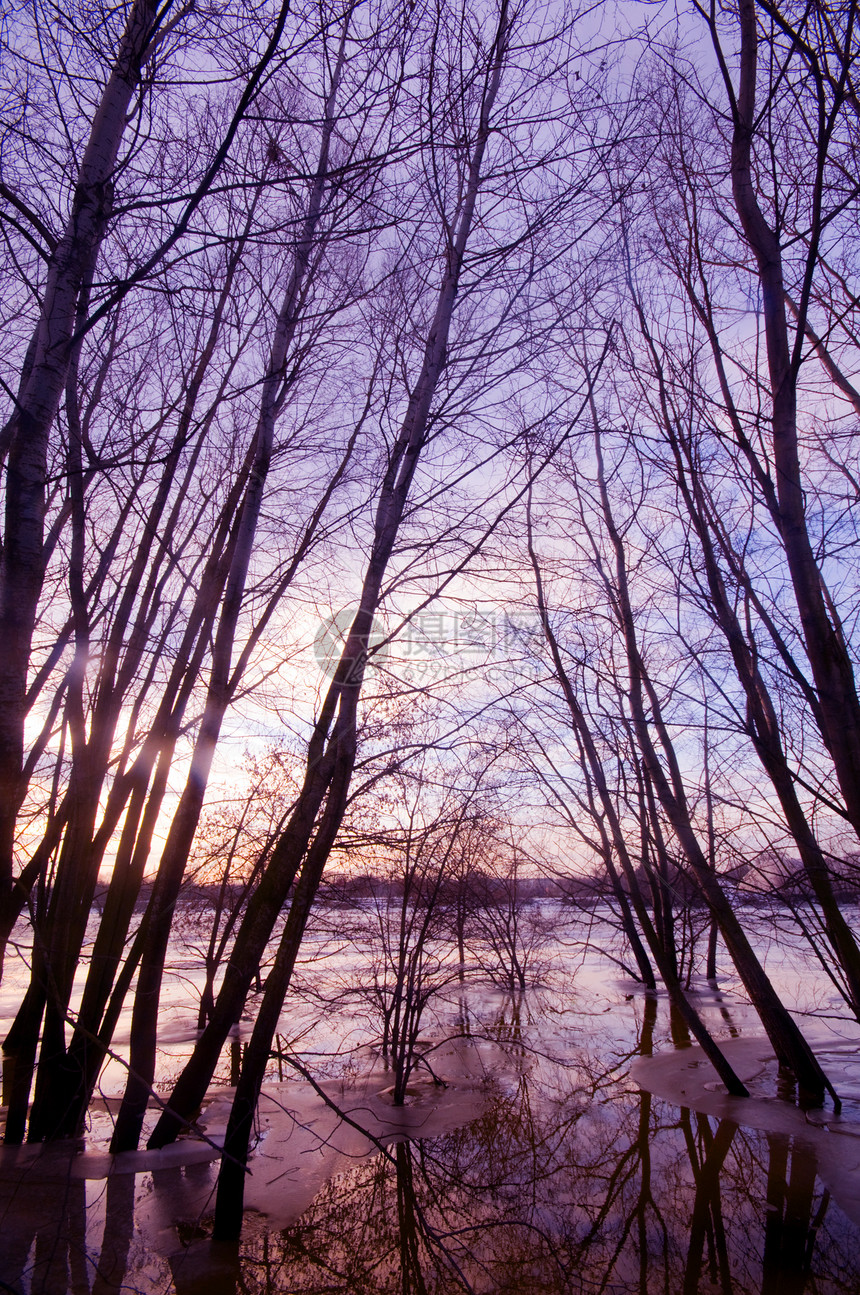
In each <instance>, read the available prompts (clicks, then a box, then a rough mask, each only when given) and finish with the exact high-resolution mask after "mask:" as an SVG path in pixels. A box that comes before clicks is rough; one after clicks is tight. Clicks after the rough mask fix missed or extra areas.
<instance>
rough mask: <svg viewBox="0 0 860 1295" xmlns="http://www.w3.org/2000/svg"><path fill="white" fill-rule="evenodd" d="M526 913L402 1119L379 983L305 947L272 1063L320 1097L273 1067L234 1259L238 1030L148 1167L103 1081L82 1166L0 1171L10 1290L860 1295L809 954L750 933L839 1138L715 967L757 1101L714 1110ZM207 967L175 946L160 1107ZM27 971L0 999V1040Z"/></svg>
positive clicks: (754, 921) (663, 1006)
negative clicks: (807, 1046)
mask: <svg viewBox="0 0 860 1295" xmlns="http://www.w3.org/2000/svg"><path fill="white" fill-rule="evenodd" d="M539 916H540V917H541V921H542V922H543V930H544V932H545V938H544V939H543V941H542V943H541V946H540V950H539V955H540V956H539V957H538V958H537V961H536V962H535V963H534V968H533V970H534V976H535V982H536V983H534V984H533V985H532V986H531V987H530V988H529V989H527V990H526V991H525V992H524V993H521V994H517V995H510V994H507V993H504V992H503V991H501V990H499V989H498V988H494V987H493V985H492V984H491V983H489V982H488V980H487V978H486V975H484V974H481V973H479V972H478V970H477V968H476V967H471V968H468V969H467V974H466V979H465V981H464V983H462V984H461V983H460V982H459V980H458V979H457V978H456V977H453V978H451V977H449V976H446V975H444V974H441V973H438V972H437V974H438V978H439V984H438V992H437V993H436V995H435V996H434V998H433V999H432V1000H431V1003H430V1007H429V1008H428V1014H427V1019H426V1028H425V1031H424V1035H423V1038H424V1046H425V1050H426V1051H427V1055H428V1057H429V1058H432V1069H433V1072H434V1073H435V1074H436V1076H437V1077H438V1078H440V1079H442V1080H444V1081H445V1082H446V1087H444V1088H443V1087H442V1086H441V1085H436V1084H434V1083H433V1082H432V1079H431V1077H430V1075H429V1073H424V1072H423V1071H422V1072H420V1073H418V1074H417V1075H416V1079H415V1083H414V1084H413V1085H412V1092H411V1093H410V1097H409V1101H408V1104H407V1106H406V1107H405V1108H404V1109H403V1110H402V1111H398V1110H396V1109H394V1108H393V1107H392V1106H391V1104H390V1097H388V1096H387V1095H386V1093H385V1089H386V1088H387V1087H389V1086H390V1084H391V1076H390V1074H388V1073H387V1072H386V1070H385V1068H384V1066H383V1064H382V1062H381V1060H380V1058H379V1057H378V1055H377V1054H376V1053H375V1052H374V1051H373V1048H372V1046H371V1044H372V1041H373V1034H374V1028H375V1027H374V1019H373V1012H372V1009H371V1007H370V1006H369V1005H368V1003H367V1001H366V1000H364V999H362V998H361V996H360V995H357V994H356V993H355V992H354V991H355V988H356V986H357V985H360V984H361V982H362V978H363V977H365V978H366V977H367V975H368V974H369V973H368V965H369V964H367V965H365V962H363V956H362V951H361V950H360V949H359V950H356V948H355V946H352V945H350V944H349V942H345V941H344V940H337V939H334V940H333V939H332V937H331V933H330V931H327V930H325V929H321V930H320V931H319V932H318V934H317V936H316V939H315V941H312V943H311V944H310V945H309V947H308V953H307V958H306V961H305V964H304V967H303V971H302V977H301V983H300V984H299V985H298V986H297V993H296V994H295V995H294V996H293V997H292V998H291V999H290V1001H289V1002H288V1004H287V1006H286V1008H285V1011H284V1015H283V1018H282V1023H281V1024H282V1034H281V1035H280V1036H279V1044H280V1047H281V1051H282V1052H283V1053H284V1054H285V1055H286V1054H288V1053H289V1054H290V1055H296V1056H298V1057H300V1059H301V1061H302V1064H303V1065H304V1066H305V1067H306V1068H307V1069H308V1071H309V1072H310V1073H311V1074H312V1075H313V1076H314V1078H315V1080H316V1082H317V1083H318V1085H319V1086H320V1089H321V1093H322V1095H321V1093H320V1091H316V1090H315V1089H314V1088H313V1087H312V1086H311V1085H310V1084H309V1083H308V1082H307V1081H306V1080H305V1079H303V1078H302V1077H301V1076H299V1075H297V1074H295V1073H294V1072H292V1071H291V1069H290V1066H289V1063H287V1062H285V1061H284V1060H283V1059H281V1061H278V1060H277V1059H275V1060H273V1062H272V1070H271V1084H270V1085H268V1086H267V1089H266V1097H265V1099H264V1101H263V1103H262V1104H261V1109H260V1114H259V1127H258V1139H257V1143H256V1148H255V1152H254V1155H253V1157H252V1160H251V1163H250V1168H251V1170H252V1174H251V1176H250V1178H249V1182H248V1190H247V1195H246V1204H247V1206H248V1211H247V1215H246V1226H245V1229H244V1231H243V1237H242V1241H241V1243H240V1245H239V1247H238V1249H236V1248H232V1249H231V1248H229V1247H218V1246H214V1245H213V1243H212V1242H211V1240H210V1235H211V1227H212V1212H213V1208H214V1195H213V1188H214V1181H215V1173H216V1167H217V1159H216V1155H217V1151H216V1149H215V1148H216V1147H217V1143H218V1138H219V1133H220V1131H221V1130H223V1126H224V1122H225V1120H226V1114H227V1111H228V1110H229V1082H230V1079H231V1067H234V1066H235V1063H236V1061H237V1059H238V1057H239V1055H240V1052H241V1046H242V1030H240V1031H239V1032H238V1034H237V1037H236V1038H235V1039H234V1040H233V1041H232V1043H231V1045H230V1046H229V1047H228V1048H227V1049H226V1050H225V1054H224V1057H223V1061H222V1067H221V1070H220V1071H219V1074H218V1075H217V1076H216V1085H215V1088H214V1090H213V1093H212V1095H211V1099H210V1101H209V1103H208V1104H207V1106H206V1107H205V1108H204V1111H203V1113H202V1115H201V1119H200V1123H201V1125H202V1126H204V1127H203V1129H202V1134H203V1136H197V1137H188V1138H185V1139H182V1140H181V1141H180V1142H179V1143H177V1144H176V1146H175V1147H172V1148H167V1149H165V1150H164V1151H162V1152H152V1153H148V1152H140V1153H136V1154H127V1155H125V1156H120V1157H115V1158H112V1157H110V1156H108V1155H107V1154H106V1146H107V1143H108V1141H109V1138H110V1130H111V1124H112V1115H113V1111H115V1108H116V1101H115V1099H116V1096H117V1095H118V1094H119V1093H121V1091H122V1067H121V1064H120V1063H119V1062H114V1063H112V1064H111V1066H109V1067H108V1069H107V1071H106V1072H105V1075H104V1077H103V1081H102V1085H101V1100H100V1101H99V1102H98V1103H97V1104H96V1108H95V1109H94V1111H93V1113H92V1117H91V1125H90V1128H89V1131H88V1134H87V1137H86V1139H84V1140H82V1142H81V1143H79V1144H63V1145H62V1146H52V1147H23V1148H5V1149H3V1150H2V1151H0V1193H2V1194H0V1291H3V1292H8V1291H13V1292H17V1293H18V1295H54V1293H55V1292H56V1293H57V1295H64V1293H65V1292H66V1291H72V1292H75V1295H78V1293H81V1295H83V1293H84V1292H85V1293H86V1295H106V1293H107V1292H117V1291H123V1292H141V1293H144V1295H153V1293H154V1292H158V1293H159V1295H161V1293H163V1295H168V1293H169V1292H176V1295H192V1293H194V1295H197V1293H198V1292H199V1295H204V1293H205V1295H227V1293H229V1295H234V1292H235V1293H237V1295H238V1293H239V1292H249V1293H254V1295H257V1293H258V1292H259V1293H260V1295H262V1293H263V1292H267V1293H268V1292H272V1293H274V1292H278V1293H281V1292H315V1293H319V1295H323V1292H325V1293H326V1295H336V1293H339V1292H344V1293H346V1292H355V1293H356V1295H377V1293H379V1295H383V1292H384V1293H385V1295H388V1293H389V1292H391V1293H393V1292H399V1293H402V1295H413V1293H414V1295H422V1293H424V1292H426V1293H427V1295H430V1293H431V1292H432V1293H434V1295H435V1293H440V1295H441V1293H443V1292H458V1291H477V1292H487V1293H489V1292H510V1295H515V1293H516V1295H532V1292H534V1293H535V1295H537V1293H538V1292H540V1293H542V1295H543V1293H545V1295H554V1293H555V1292H559V1293H560V1292H577V1293H579V1292H582V1293H583V1295H585V1293H586V1292H607V1293H609V1292H613V1293H614V1292H622V1291H624V1292H631V1291H632V1292H640V1293H641V1295H646V1293H648V1295H650V1293H651V1292H665V1293H666V1295H681V1293H683V1295H693V1293H694V1292H703V1293H706V1295H711V1293H713V1295H717V1292H719V1293H720V1295H728V1293H732V1295H747V1293H748V1292H749V1293H750V1295H751V1293H752V1292H756V1293H757V1295H758V1293H761V1295H800V1293H801V1292H815V1293H816V1295H825V1293H830V1292H857V1291H860V1028H858V1027H857V1025H856V1024H853V1023H852V1022H850V1021H849V1020H847V1019H845V1017H844V1013H843V1012H842V1011H841V1008H840V1004H839V1001H838V999H837V998H836V996H835V993H834V991H833V988H832V986H831V985H830V984H829V982H828V981H827V979H826V977H825V976H824V975H823V974H822V972H821V971H820V969H818V968H817V967H816V966H815V965H814V964H813V963H812V962H811V960H810V959H809V958H808V956H807V955H806V954H805V953H804V952H803V950H802V948H801V947H800V945H799V944H798V943H797V942H796V941H794V940H793V939H792V938H791V937H790V935H789V934H788V932H787V931H780V932H775V931H774V929H773V927H772V925H771V923H770V920H769V919H767V918H766V917H765V916H764V915H762V914H761V913H759V912H756V911H751V912H750V913H749V914H748V915H745V923H746V925H747V927H748V929H755V931H756V941H757V944H758V948H759V951H760V953H761V955H762V956H763V957H764V958H765V960H766V965H767V969H768V971H769V972H770V974H771V977H772V979H773V980H774V981H775V983H776V984H777V987H778V988H779V990H780V992H781V993H783V995H784V997H785V999H786V1001H787V1002H788V1003H789V1005H790V1006H791V1007H792V1008H793V1009H794V1010H795V1011H797V1012H798V1013H800V1015H799V1016H798V1019H799V1021H800V1022H801V1024H802V1025H803V1028H804V1030H805V1031H806V1033H807V1036H808V1037H809V1038H810V1041H811V1042H813V1044H814V1045H815V1047H816V1050H817V1052H818V1054H819V1056H820V1057H821V1060H822V1062H823V1064H824V1067H825V1069H826V1070H827V1072H828V1074H829V1076H830V1078H831V1080H832V1081H833V1082H834V1084H835V1086H836V1088H837V1089H838V1091H839V1093H840V1096H841V1097H842V1098H843V1110H842V1112H841V1113H840V1114H839V1115H838V1116H837V1115H836V1114H835V1113H834V1112H833V1110H832V1108H831V1107H830V1106H828V1107H826V1108H823V1109H822V1110H818V1111H803V1110H800V1109H799V1108H798V1107H797V1106H796V1105H794V1104H793V1103H792V1102H791V1101H790V1100H789V1098H790V1094H786V1093H785V1092H784V1091H783V1090H781V1089H780V1086H779V1076H778V1075H777V1072H776V1067H775V1064H774V1063H773V1062H772V1060H771V1059H770V1052H769V1049H768V1047H767V1044H766V1041H765V1042H763V1041H762V1032H761V1028H760V1026H759V1024H758V1022H757V1020H756V1018H755V1017H754V1015H753V1013H752V1012H751V1011H750V1009H749V1007H748V1006H747V1005H745V1003H744V1001H743V998H742V996H741V994H740V992H739V989H738V986H737V985H736V983H735V981H734V979H733V978H732V976H731V975H730V974H729V972H728V969H727V968H721V969H720V976H719V979H718V982H717V983H716V984H714V983H708V982H704V981H697V980H693V982H692V989H693V991H694V993H695V995H696V1001H697V1003H698V1005H699V1007H700V1010H701V1011H702V1014H703V1016H704V1018H705V1020H706V1022H707V1024H708V1025H709V1027H710V1028H711V1029H712V1032H713V1033H714V1034H715V1035H716V1036H717V1037H718V1038H720V1040H721V1041H722V1042H724V1043H725V1046H726V1050H727V1053H728V1054H729V1056H730V1059H731V1060H732V1062H733V1064H734V1065H735V1066H736V1068H737V1069H738V1071H739V1072H740V1073H741V1074H742V1077H744V1078H745V1079H747V1080H748V1081H749V1082H748V1087H749V1088H750V1091H751V1093H752V1096H751V1098H750V1099H749V1100H747V1101H743V1100H737V1099H729V1098H727V1097H726V1096H725V1094H724V1092H723V1090H722V1088H721V1085H720V1084H719V1083H717V1082H716V1078H715V1076H714V1075H713V1072H712V1071H711V1070H710V1067H709V1066H708V1064H707V1063H706V1062H704V1061H703V1059H702V1058H701V1054H700V1053H699V1052H698V1050H697V1049H693V1048H690V1047H689V1044H688V1041H687V1040H686V1038H685V1037H684V1033H683V1029H682V1028H681V1027H679V1025H678V1023H677V1021H673V1019H672V1016H671V1013H670V1012H669V1009H668V1004H667V1002H666V1000H665V998H664V997H663V996H657V997H655V996H649V995H646V994H645V993H644V992H643V991H642V990H641V989H640V988H638V987H637V986H636V985H635V984H634V983H633V982H632V981H631V980H630V979H629V978H627V977H625V976H624V974H623V971H622V970H621V969H619V967H618V966H617V964H616V963H614V962H613V961H612V960H611V958H612V957H617V956H618V949H617V947H616V943H615V937H614V935H613V933H612V931H611V930H610V928H609V927H608V925H607V924H606V923H604V922H602V921H601V920H600V917H599V915H598V918H597V920H596V921H594V920H591V921H589V922H588V923H586V920H585V918H583V917H581V916H577V915H576V914H574V913H571V912H570V911H565V910H562V909H561V908H560V907H557V906H552V905H548V904H547V903H546V902H545V903H544V904H543V906H542V910H541V912H540V914H539ZM547 932H549V933H550V934H546V933H547ZM586 937H588V939H586ZM198 945H199V940H198V939H197V935H196V933H195V931H194V929H193V923H189V924H188V926H187V929H186V930H185V931H184V932H183V936H182V938H181V939H179V938H178V939H177V941H176V944H175V947H174V949H173V958H172V966H173V969H172V973H171V977H170V980H169V984H168V986H167V990H166V996H165V1007H164V1013H163V1018H164V1023H165V1028H164V1038H163V1041H162V1042H163V1050H162V1054H161V1062H162V1073H161V1077H160V1081H159V1082H160V1087H161V1088H162V1089H163V1090H165V1091H166V1090H167V1089H168V1088H169V1080H170V1076H171V1074H173V1073H175V1071H176V1069H177V1067H178V1066H179V1065H180V1064H181V1061H182V1058H183V1056H185V1055H187V1053H188V1050H189V1048H190V1046H191V1043H192V1042H193V1037H194V1025H195V1015H196V998H195V987H197V988H198V989H199V984H200V982H201V979H202V974H201V972H200V966H199V956H198V955H197V953H196V952H195V950H196V948H197V947H198ZM25 956H26V951H25V950H23V949H22V960H21V961H19V962H18V963H16V962H15V961H14V960H13V961H12V965H11V967H10V969H9V972H8V978H7V980H6V981H4V985H3V987H2V991H0V1013H2V1018H3V1019H2V1023H0V1024H2V1029H3V1031H4V1033H5V1030H6V1029H7V1028H8V1022H9V1016H10V1013H11V1011H12V1010H13V1008H14V1004H15V1002H16V1001H17V999H18V996H19V994H20V987H21V979H22V977H23V975H24V961H23V959H24V958H25ZM535 956H536V957H537V955H535ZM247 1024H248V1023H247V1022H245V1023H244V1025H243V1027H242V1028H243V1029H246V1028H247ZM122 1028H123V1027H122V1026H121V1029H120V1033H119V1039H118V1045H117V1050H118V1052H121V1051H122V1044H123V1041H124V1036H123V1034H122ZM125 1028H126V1029H127V1020H126V1022H125ZM126 1041H127V1040H126ZM326 1099H327V1100H326ZM333 1107H335V1108H337V1110H334V1109H333ZM338 1111H340V1112H342V1113H344V1114H345V1115H346V1116H347V1117H348V1120H347V1122H343V1121H341V1120H340V1119H339V1116H338V1113H337V1112H338ZM155 1115H156V1112H155V1110H153V1112H152V1114H151V1120H152V1121H154V1119H155ZM362 1130H366V1131H367V1132H362ZM368 1135H369V1136H368ZM204 1138H209V1139H210V1141H208V1142H207V1141H205V1140H204ZM213 1144H214V1145H213Z"/></svg>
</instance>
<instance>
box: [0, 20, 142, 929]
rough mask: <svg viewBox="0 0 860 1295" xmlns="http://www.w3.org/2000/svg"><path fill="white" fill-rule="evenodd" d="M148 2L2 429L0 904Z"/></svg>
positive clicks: (126, 40) (6, 895)
mask: <svg viewBox="0 0 860 1295" xmlns="http://www.w3.org/2000/svg"><path fill="white" fill-rule="evenodd" d="M156 12H157V5H156V4H155V2H154V0H135V2H134V4H133V6H132V9H131V13H130V14H129V19H128V23H127V25H126V28H125V31H124V33H123V36H122V40H121V42H120V49H119V54H118V56H117V60H116V63H115V64H114V67H113V71H112V72H111V75H110V77H109V79H108V83H107V85H106V87H105V89H104V92H103V94H102V97H101V100H100V102H99V106H98V108H97V110H96V113H95V117H94V119H93V123H92V127H91V130H90V136H89V140H88V142H87V145H86V148H85V149H84V153H83V156H82V158H81V164H80V167H79V169H78V174H77V180H76V184H75V191H74V194H73V197H72V210H71V215H70V216H69V219H68V222H67V224H66V228H65V230H64V231H63V235H62V237H61V238H60V240H59V242H58V243H57V246H56V248H55V249H54V251H53V253H52V255H51V261H50V265H49V268H48V276H47V281H46V284H45V291H44V295H43V298H42V304H41V309H40V313H39V321H38V323H37V325H36V329H35V332H34V335H33V339H32V342H31V345H30V349H29V351H28V356H27V370H26V372H25V374H24V377H23V379H22V384H21V389H20V391H19V394H18V398H17V400H16V402H15V411H14V413H13V414H12V417H11V419H10V420H9V423H8V424H7V427H6V429H5V430H6V436H7V438H8V441H9V460H8V467H7V475H6V516H5V533H4V538H3V552H2V558H0V641H2V643H3V652H2V653H0V888H2V889H0V905H6V904H8V903H10V902H11V900H12V885H13V881H12V878H13V872H12V850H13V841H14V832H15V821H16V817H17V813H18V809H19V807H20V804H21V800H22V797H23V794H24V788H23V787H22V785H21V771H22V764H23V752H24V720H25V714H26V701H25V696H26V686H27V672H28V668H29V663H30V647H31V642H32V637H33V630H34V627H35V624H36V612H37V606H38V602H39V597H40V595H41V592H42V583H43V579H44V555H43V538H44V518H45V488H46V472H47V459H48V443H49V437H50V432H51V428H52V426H53V423H54V419H55V418H56V415H57V410H58V408H59V404H60V400H61V398H62V395H63V391H64V388H65V384H66V376H67V372H68V367H69V363H70V360H71V356H72V347H73V340H74V331H75V323H76V319H77V314H78V306H79V302H80V298H81V295H82V293H83V294H85V293H86V292H87V291H88V288H89V284H90V281H91V279H92V275H93V272H94V270H95V266H96V261H97V258H98V254H99V249H100V247H101V244H102V241H103V239H104V236H105V232H106V230H107V225H108V220H109V218H110V214H111V204H112V197H113V175H114V171H115V168H116V162H117V156H118V154H119V148H120V144H121V141H122V138H123V135H124V133H125V130H126V126H127V122H128V120H129V119H130V118H129V109H130V106H131V100H132V96H133V95H134V93H135V91H136V90H137V88H138V86H139V84H140V77H141V64H142V61H143V57H144V55H145V53H146V50H147V47H148V46H149V44H150V41H151V39H152V35H153V26H154V23H155V20H156Z"/></svg>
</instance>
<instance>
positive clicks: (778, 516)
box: [731, 0, 860, 834]
mask: <svg viewBox="0 0 860 1295" xmlns="http://www.w3.org/2000/svg"><path fill="white" fill-rule="evenodd" d="M739 20H740V78H739V84H738V90H737V95H736V96H733V97H734V105H733V116H734V122H733V135H732V150H731V174H732V193H733V196H734V201H735V206H736V208H737V212H738V216H739V217H740V222H741V226H742V228H743V232H744V236H745V238H746V240H747V243H748V244H749V246H750V249H751V250H752V252H753V255H754V257H755V260H756V265H757V268H758V278H759V283H760V285H761V294H762V310H763V317H764V329H765V341H766V345H767V362H768V370H769V376H770V388H771V390H770V395H771V422H772V431H773V442H772V443H773V461H774V468H775V475H776V487H775V494H774V493H771V495H770V497H769V498H768V501H767V502H768V505H769V507H770V511H771V514H772V516H773V520H774V523H775V525H776V526H777V529H778V531H779V535H780V538H781V540H782V544H783V547H784V550H785V556H786V560H787V563H788V569H789V573H790V575H791V582H792V586H793V589H794V596H795V600H796V603H797V609H798V612H799V615H800V626H801V631H802V636H803V642H804V646H805V648H806V654H807V656H808V658H809V663H810V666H811V668H812V675H813V679H814V680H815V687H816V691H817V694H818V702H819V710H818V713H819V716H820V724H821V735H822V737H823V739H824V742H825V744H826V746H827V749H828V750H829V752H830V755H831V757H832V759H833V767H834V769H835V771H836V776H837V779H838V781H839V786H840V788H841V791H842V795H843V798H844V802H845V808H846V811H847V813H848V817H849V819H850V821H851V823H852V824H853V826H854V828H855V830H856V831H857V832H858V834H860V698H858V695H857V684H856V680H855V676H854V668H853V664H852V661H851V658H850V656H849V654H848V650H847V647H846V645H845V641H844V638H843V635H842V633H841V627H840V626H839V624H838V623H834V620H833V619H831V614H830V611H829V610H828V606H827V602H826V600H825V597H824V593H823V590H822V581H821V571H820V570H819V566H818V563H817V561H816V558H815V553H814V550H813V547H812V543H811V541H810V537H809V529H808V526H807V520H806V503H805V492H804V486H803V477H802V472H801V467H800V454H799V450H798V438H797V376H798V370H799V366H800V362H801V357H802V344H803V339H804V323H805V310H804V311H803V312H802V315H803V317H801V316H800V315H799V320H798V332H797V337H796V341H795V345H794V348H793V351H792V347H791V346H790V342H789V330H788V319H787V315H786V295H785V290H786V285H785V282H784V278H783V263H782V248H781V245H780V240H779V236H778V234H777V233H776V232H775V231H774V230H773V229H772V228H771V227H770V225H769V224H768V222H767V220H766V218H765V215H764V213H763V211H762V209H761V206H760V205H759V201H758V197H757V194H756V188H755V179H754V173H753V140H754V137H755V131H756V78H757V65H758V32H757V29H756V6H755V3H754V0H740V4H739ZM827 146H828V137H827V133H826V131H825V130H824V128H823V127H822V133H821V138H820V139H819V148H820V149H821V150H822V158H821V159H820V160H821V161H822V166H821V171H823V155H824V152H826V149H827ZM823 183H824V180H823V175H822V174H819V175H818V176H817V177H816V178H815V185H816V200H817V199H819V198H820V194H821V189H822V186H823ZM820 235H821V225H820V216H819V215H814V216H813V222H812V229H811V234H810V250H809V253H808V257H809V265H810V269H811V266H812V264H813V261H814V258H815V257H816V256H817V253H818V241H819V238H820ZM834 619H835V617H834Z"/></svg>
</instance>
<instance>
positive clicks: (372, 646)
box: [314, 607, 389, 679]
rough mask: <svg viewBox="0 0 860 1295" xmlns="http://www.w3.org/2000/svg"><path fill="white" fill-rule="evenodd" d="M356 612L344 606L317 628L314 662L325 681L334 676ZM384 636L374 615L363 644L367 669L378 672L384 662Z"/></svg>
mask: <svg viewBox="0 0 860 1295" xmlns="http://www.w3.org/2000/svg"><path fill="white" fill-rule="evenodd" d="M357 612H358V608H357V607H344V608H343V609H342V610H341V611H339V612H336V613H335V615H334V616H327V617H326V618H325V620H322V621H320V623H319V626H318V627H317V632H316V634H315V635H314V660H315V661H316V663H317V665H318V666H319V668H320V671H321V672H322V673H323V674H324V675H325V676H326V678H327V679H332V678H333V677H334V673H335V671H336V670H337V667H338V662H339V661H340V658H341V654H342V652H343V649H344V645H345V643H346V639H347V635H348V634H349V631H350V629H351V628H352V623H353V621H354V620H355V617H356V613H357ZM387 637H388V635H387V634H386V632H385V627H384V625H383V624H382V622H381V621H379V620H377V618H376V617H375V616H374V617H373V620H372V621H371V623H370V633H369V634H368V636H367V643H366V647H367V652H368V662H367V668H368V670H379V669H381V668H382V667H383V666H384V665H385V663H386V662H387V660H388V656H389V651H388V647H387V646H383V644H384V643H385V640H386V639H387Z"/></svg>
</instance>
